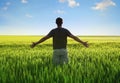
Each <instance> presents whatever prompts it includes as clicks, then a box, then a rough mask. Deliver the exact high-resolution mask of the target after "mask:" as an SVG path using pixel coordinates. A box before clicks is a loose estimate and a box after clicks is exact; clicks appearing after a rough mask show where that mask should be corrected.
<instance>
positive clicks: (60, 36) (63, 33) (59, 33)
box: [48, 27, 71, 49]
mask: <svg viewBox="0 0 120 83" xmlns="http://www.w3.org/2000/svg"><path fill="white" fill-rule="evenodd" d="M70 35H71V33H70V32H69V31H68V30H67V29H65V28H61V27H59V28H55V29H53V30H51V31H50V33H49V34H48V36H50V37H53V49H62V48H66V44H67V36H70Z"/></svg>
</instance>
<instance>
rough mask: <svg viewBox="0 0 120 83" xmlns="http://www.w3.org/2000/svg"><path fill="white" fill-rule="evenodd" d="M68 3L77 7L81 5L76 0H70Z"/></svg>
mask: <svg viewBox="0 0 120 83" xmlns="http://www.w3.org/2000/svg"><path fill="white" fill-rule="evenodd" d="M68 5H69V7H72V8H73V7H76V6H79V5H80V4H79V3H78V2H76V1H75V0H68Z"/></svg>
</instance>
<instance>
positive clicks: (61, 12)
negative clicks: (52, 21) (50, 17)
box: [55, 10, 65, 14]
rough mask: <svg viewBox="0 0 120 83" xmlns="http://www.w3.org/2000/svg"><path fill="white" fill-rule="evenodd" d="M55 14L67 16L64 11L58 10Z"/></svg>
mask: <svg viewBox="0 0 120 83" xmlns="http://www.w3.org/2000/svg"><path fill="white" fill-rule="evenodd" d="M55 13H57V14H65V11H63V10H56V11H55Z"/></svg>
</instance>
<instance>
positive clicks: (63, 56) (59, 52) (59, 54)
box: [53, 49, 68, 65]
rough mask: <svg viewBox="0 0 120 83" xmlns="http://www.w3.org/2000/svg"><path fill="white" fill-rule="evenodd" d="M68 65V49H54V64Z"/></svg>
mask: <svg viewBox="0 0 120 83" xmlns="http://www.w3.org/2000/svg"><path fill="white" fill-rule="evenodd" d="M64 63H68V56H67V50H66V49H54V51H53V64H55V65H59V64H64Z"/></svg>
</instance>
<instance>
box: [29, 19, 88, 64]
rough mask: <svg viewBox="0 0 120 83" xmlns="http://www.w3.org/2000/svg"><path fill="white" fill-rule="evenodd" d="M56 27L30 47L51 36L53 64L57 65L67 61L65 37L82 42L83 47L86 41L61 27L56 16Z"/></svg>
mask: <svg viewBox="0 0 120 83" xmlns="http://www.w3.org/2000/svg"><path fill="white" fill-rule="evenodd" d="M56 24H57V28H55V29H52V30H51V31H50V32H49V33H48V34H47V35H46V36H44V37H43V38H41V39H40V40H39V41H38V42H33V43H32V45H31V48H33V47H35V46H36V45H37V44H39V43H42V42H44V41H45V40H47V39H49V38H50V37H53V64H56V65H59V64H64V63H68V56H67V50H66V44H67V37H70V38H72V39H74V40H76V41H77V42H79V43H82V44H83V45H84V46H85V47H88V44H87V42H83V41H82V40H80V39H79V38H78V37H76V36H74V35H73V34H71V32H70V31H69V30H67V29H65V28H63V27H62V24H63V20H62V18H60V17H58V18H57V19H56Z"/></svg>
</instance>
